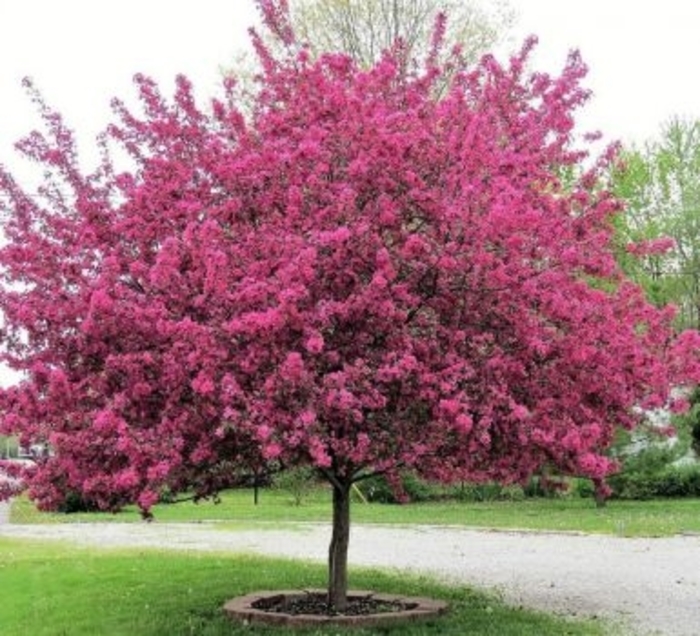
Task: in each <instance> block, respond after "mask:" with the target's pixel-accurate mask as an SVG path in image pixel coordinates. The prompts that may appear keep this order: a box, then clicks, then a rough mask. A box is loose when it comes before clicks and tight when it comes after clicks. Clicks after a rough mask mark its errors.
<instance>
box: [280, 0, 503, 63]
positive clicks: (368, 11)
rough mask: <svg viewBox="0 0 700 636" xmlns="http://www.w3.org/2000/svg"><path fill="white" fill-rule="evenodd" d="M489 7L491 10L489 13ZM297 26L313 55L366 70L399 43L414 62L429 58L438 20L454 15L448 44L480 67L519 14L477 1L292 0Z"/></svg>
mask: <svg viewBox="0 0 700 636" xmlns="http://www.w3.org/2000/svg"><path fill="white" fill-rule="evenodd" d="M487 7H488V8H487ZM290 8H291V16H292V23H293V25H294V30H295V32H296V33H297V36H298V37H299V39H300V40H302V41H304V42H308V43H310V45H311V47H312V51H314V52H324V51H326V52H327V51H338V52H344V53H347V54H348V55H350V56H351V57H352V58H353V59H354V60H355V61H356V62H357V63H358V64H359V65H360V66H364V67H368V66H371V65H372V64H374V63H375V62H377V61H378V60H379V58H380V57H381V55H382V52H383V51H385V50H387V49H390V48H391V47H392V46H393V45H394V43H395V42H396V41H397V40H399V39H400V40H401V41H402V42H403V43H404V46H405V48H406V53H407V58H408V59H423V58H424V57H425V56H426V55H427V53H428V50H429V42H430V37H431V32H432V28H433V25H434V23H435V18H436V16H437V15H438V14H439V13H444V14H446V15H449V21H448V24H447V32H446V34H445V36H446V41H447V42H448V43H449V44H456V43H459V45H460V46H461V47H462V54H463V55H464V57H465V59H467V60H469V61H472V62H475V61H476V60H478V58H479V57H480V56H481V55H483V54H484V53H485V52H487V51H489V50H492V48H493V47H494V45H495V44H497V43H498V42H499V41H500V40H501V39H502V38H503V37H504V36H505V34H506V33H507V32H508V30H509V29H510V27H511V26H512V23H513V20H514V13H513V11H512V10H511V9H510V6H509V5H508V3H507V2H503V1H501V2H492V3H490V4H488V5H486V4H485V3H479V2H478V1H477V0H292V2H290Z"/></svg>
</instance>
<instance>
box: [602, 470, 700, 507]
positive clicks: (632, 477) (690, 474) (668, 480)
mask: <svg viewBox="0 0 700 636" xmlns="http://www.w3.org/2000/svg"><path fill="white" fill-rule="evenodd" d="M609 482H610V485H611V487H612V489H613V497H615V498H617V499H637V500H643V499H652V498H654V497H700V464H689V465H685V466H673V465H666V466H664V467H663V468H662V469H660V470H658V471H656V472H637V473H635V472H630V473H620V474H619V475H614V476H613V477H611V478H610V480H609Z"/></svg>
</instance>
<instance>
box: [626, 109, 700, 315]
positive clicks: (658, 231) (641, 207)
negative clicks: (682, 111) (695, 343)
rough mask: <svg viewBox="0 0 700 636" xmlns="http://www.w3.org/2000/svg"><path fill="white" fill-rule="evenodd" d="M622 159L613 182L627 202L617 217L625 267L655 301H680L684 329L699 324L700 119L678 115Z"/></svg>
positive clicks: (677, 303) (658, 303)
mask: <svg viewBox="0 0 700 636" xmlns="http://www.w3.org/2000/svg"><path fill="white" fill-rule="evenodd" d="M622 159H623V161H622V167H621V168H619V169H617V170H616V171H614V173H613V183H614V186H613V187H614V189H615V191H616V193H617V194H618V195H619V196H620V197H621V198H622V199H624V200H625V203H626V214H625V215H624V216H622V217H620V219H619V221H618V232H619V237H620V244H621V250H620V253H621V259H622V264H623V267H624V268H625V269H626V271H627V272H628V273H629V275H630V276H632V277H633V278H634V279H635V280H636V281H637V282H638V283H639V284H641V285H642V286H643V287H644V289H645V291H646V292H647V294H648V296H649V298H650V299H651V300H652V301H653V302H654V303H656V304H657V305H659V306H661V305H665V304H668V303H673V304H675V305H677V307H678V310H679V313H678V319H677V324H678V326H679V327H680V328H682V327H694V328H698V327H700V122H697V121H686V120H682V119H676V120H674V121H672V122H670V123H669V124H668V125H667V126H666V127H665V128H664V129H663V132H662V136H661V139H660V140H658V141H656V142H652V143H649V144H647V145H646V146H645V147H644V148H643V149H641V150H640V149H636V148H632V149H629V150H627V151H626V152H624V153H623V155H622ZM666 239H671V240H666ZM628 244H632V247H630V248H627V246H628ZM626 248H627V251H628V252H632V254H629V255H626V254H625V250H626ZM637 256H641V258H638V257H637Z"/></svg>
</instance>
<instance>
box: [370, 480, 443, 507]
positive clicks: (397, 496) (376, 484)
mask: <svg viewBox="0 0 700 636" xmlns="http://www.w3.org/2000/svg"><path fill="white" fill-rule="evenodd" d="M357 487H358V488H359V489H360V492H361V493H362V496H363V497H364V498H365V499H366V500H367V501H369V502H372V503H390V504H396V503H405V502H407V501H411V502H420V501H430V500H432V499H438V498H440V494H439V490H440V487H439V486H433V485H431V484H430V483H428V482H427V481H425V480H423V479H421V478H420V477H418V476H417V475H415V474H414V473H410V472H406V473H403V474H402V475H401V485H400V488H401V490H402V491H403V492H401V491H399V492H396V490H395V489H394V487H393V486H392V485H391V484H390V483H389V481H388V480H387V478H386V477H385V476H384V475H376V476H374V477H370V478H368V479H364V480H362V481H360V482H358V483H357Z"/></svg>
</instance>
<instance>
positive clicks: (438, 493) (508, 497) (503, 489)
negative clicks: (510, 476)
mask: <svg viewBox="0 0 700 636" xmlns="http://www.w3.org/2000/svg"><path fill="white" fill-rule="evenodd" d="M358 487H359V489H360V492H361V493H362V495H363V497H364V498H365V499H366V500H367V501H370V502H374V503H389V504H395V503H405V502H413V503H416V502H422V501H444V500H454V501H465V502H466V501H468V502H478V501H521V500H522V499H524V498H525V491H524V490H523V488H522V487H521V486H518V485H508V486H504V485H501V484H496V483H485V484H475V483H470V482H461V483H459V484H455V485H443V484H436V483H431V482H429V481H426V480H424V479H421V478H420V477H418V476H416V475H415V474H414V473H410V472H407V473H404V474H402V475H401V489H400V492H398V493H397V492H396V490H395V488H394V487H393V486H392V485H391V484H390V483H389V482H388V480H387V479H386V478H385V477H383V476H376V477H372V478H370V479H366V480H364V481H361V482H359V483H358Z"/></svg>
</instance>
